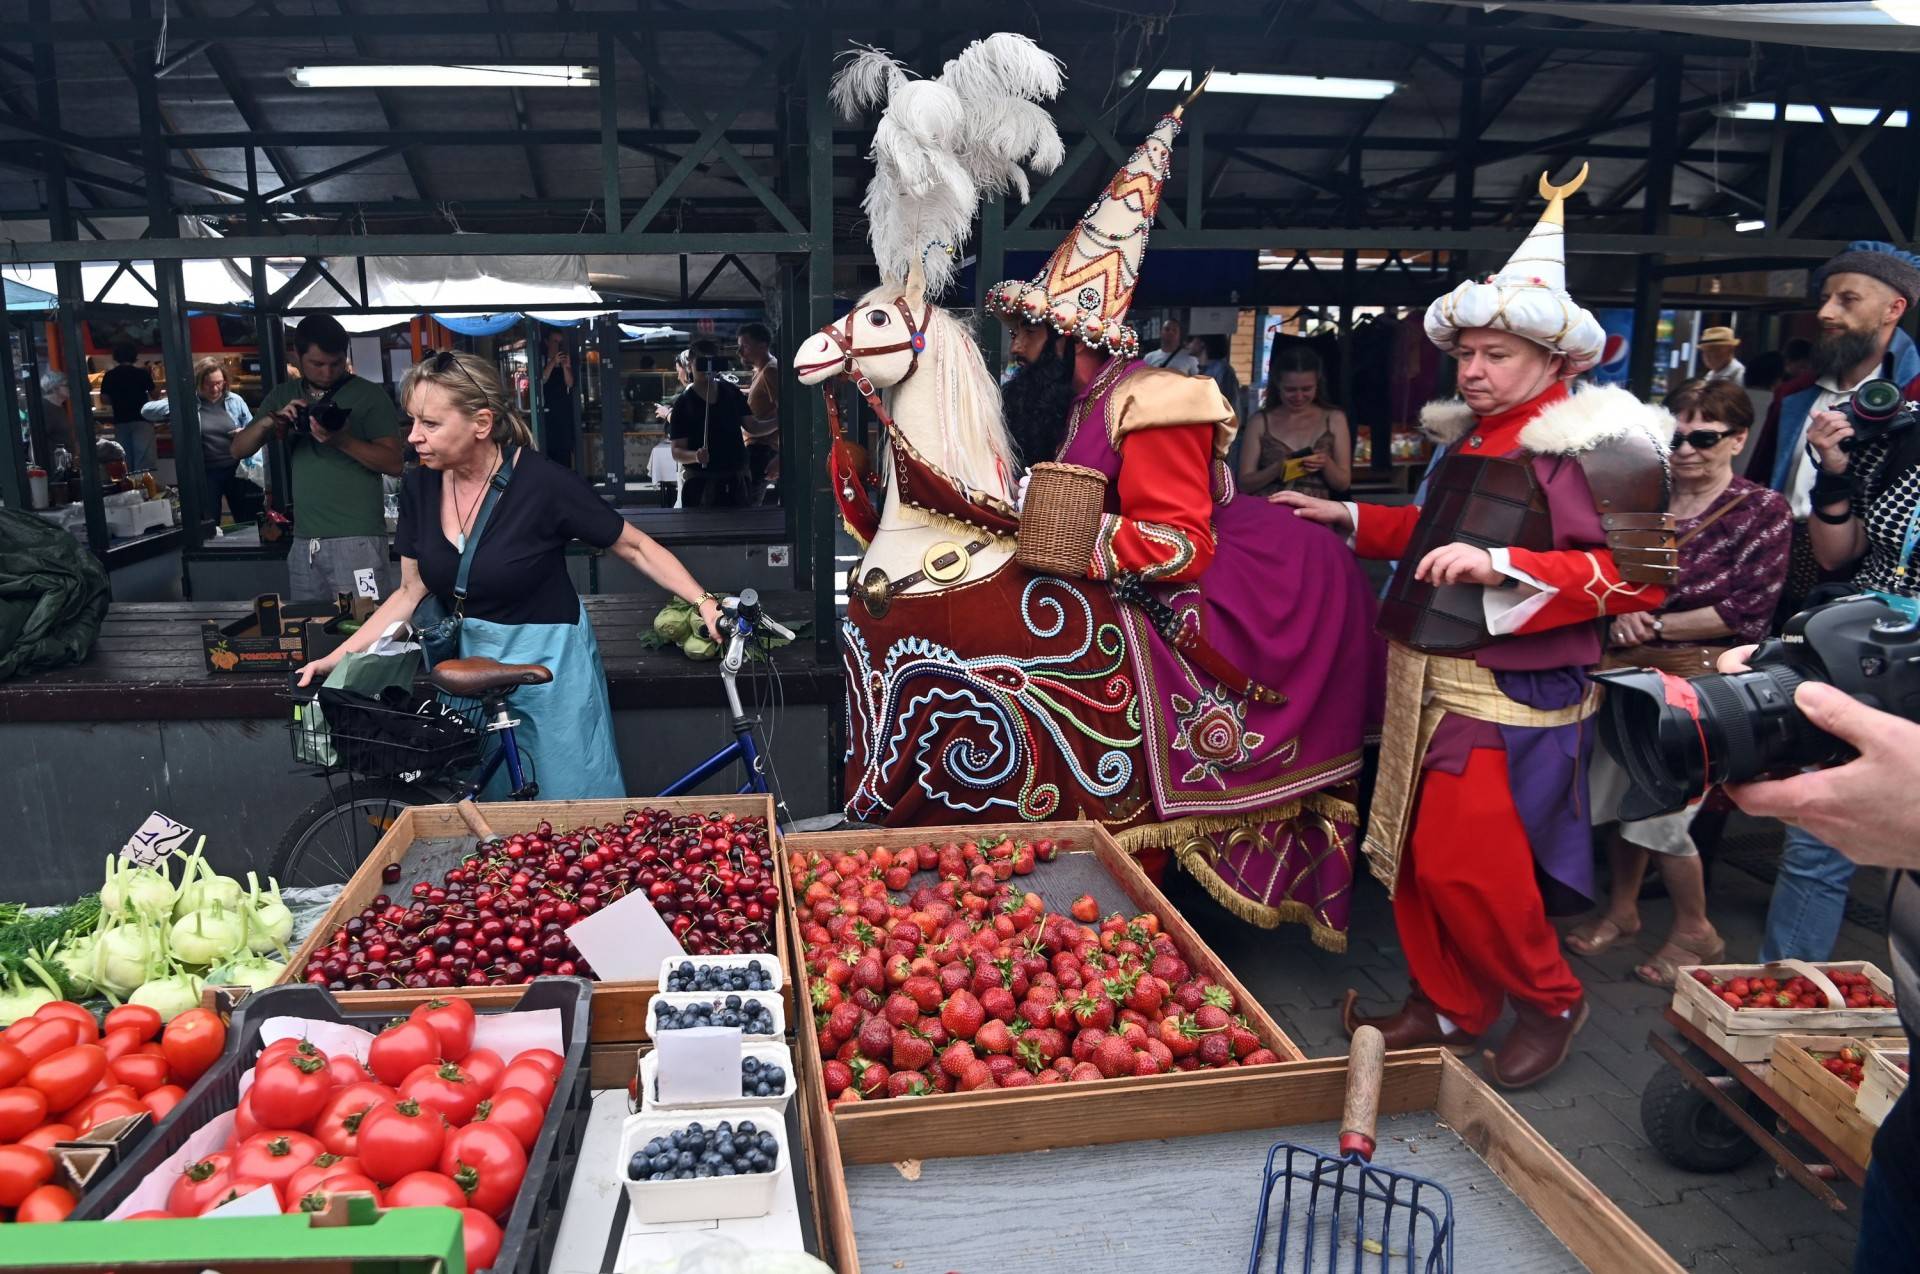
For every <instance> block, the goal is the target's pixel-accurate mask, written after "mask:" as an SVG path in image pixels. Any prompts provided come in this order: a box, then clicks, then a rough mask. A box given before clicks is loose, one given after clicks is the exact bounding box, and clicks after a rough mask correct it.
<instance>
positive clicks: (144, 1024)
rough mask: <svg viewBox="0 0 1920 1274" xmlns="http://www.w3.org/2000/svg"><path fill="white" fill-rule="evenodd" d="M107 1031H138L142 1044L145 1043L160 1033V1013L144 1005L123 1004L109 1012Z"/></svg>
mask: <svg viewBox="0 0 1920 1274" xmlns="http://www.w3.org/2000/svg"><path fill="white" fill-rule="evenodd" d="M106 1029H107V1030H108V1031H119V1030H128V1029H131V1030H134V1031H138V1032H139V1034H140V1040H141V1042H142V1043H145V1042H146V1041H147V1040H150V1039H152V1038H153V1037H154V1036H156V1035H158V1034H159V1033H160V1012H159V1010H158V1009H150V1008H148V1007H147V1006H146V1005H144V1004H122V1005H121V1006H120V1007H118V1008H113V1009H108V1010H107V1024H106Z"/></svg>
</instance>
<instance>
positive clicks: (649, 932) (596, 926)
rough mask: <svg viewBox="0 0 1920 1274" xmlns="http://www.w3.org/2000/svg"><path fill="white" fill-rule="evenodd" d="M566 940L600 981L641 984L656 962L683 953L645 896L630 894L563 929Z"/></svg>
mask: <svg viewBox="0 0 1920 1274" xmlns="http://www.w3.org/2000/svg"><path fill="white" fill-rule="evenodd" d="M567 938H568V940H569V941H571V942H572V943H573V945H574V946H575V947H576V948H578V949H579V952H580V954H581V955H583V956H585V957H586V958H587V963H588V964H591V965H592V966H593V976H594V977H595V978H597V979H598V980H600V981H602V982H630V981H645V980H647V979H649V978H653V977H656V976H658V975H659V972H660V962H661V961H662V960H665V959H667V958H668V957H669V956H673V957H678V956H683V955H685V954H686V951H685V949H684V948H682V947H681V945H680V940H679V939H678V938H675V937H674V936H673V930H671V929H669V928H667V922H666V921H664V920H662V919H661V918H660V913H659V912H657V911H655V910H654V909H653V903H652V902H651V901H650V900H649V899H648V898H647V896H646V894H645V893H631V894H628V895H627V896H626V897H625V898H622V899H621V900H620V901H619V902H616V903H614V904H612V905H611V906H607V907H603V908H601V909H600V910H599V911H596V912H594V913H593V914H592V915H591V916H588V917H587V918H586V919H585V920H581V921H578V922H577V923H575V924H574V925H573V926H572V927H570V928H569V929H568V930H567Z"/></svg>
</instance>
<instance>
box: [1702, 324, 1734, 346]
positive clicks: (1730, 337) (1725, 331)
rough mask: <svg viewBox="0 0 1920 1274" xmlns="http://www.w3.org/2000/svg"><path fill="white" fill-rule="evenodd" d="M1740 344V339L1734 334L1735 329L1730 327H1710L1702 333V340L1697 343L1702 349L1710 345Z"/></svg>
mask: <svg viewBox="0 0 1920 1274" xmlns="http://www.w3.org/2000/svg"><path fill="white" fill-rule="evenodd" d="M1739 343H1740V338H1739V337H1737V336H1735V335H1734V334H1733V329H1732V328H1730V327H1710V328H1708V329H1707V330H1706V331H1704V332H1702V333H1700V339H1699V340H1698V341H1697V342H1695V344H1697V345H1700V346H1701V347H1702V348H1704V347H1706V346H1708V345H1738V344H1739Z"/></svg>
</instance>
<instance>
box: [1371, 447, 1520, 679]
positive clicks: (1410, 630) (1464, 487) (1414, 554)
mask: <svg viewBox="0 0 1920 1274" xmlns="http://www.w3.org/2000/svg"><path fill="white" fill-rule="evenodd" d="M1456 541H1460V542H1464V543H1467V544H1473V545H1477V546H1479V547H1480V548H1486V549H1492V548H1521V549H1531V550H1534V551H1536V552H1545V551H1547V550H1549V549H1551V548H1553V518H1552V514H1551V512H1550V511H1549V510H1548V508H1547V496H1546V492H1545V491H1543V490H1542V489H1541V487H1540V483H1539V480H1538V479H1536V478H1535V477H1534V474H1533V464H1532V462H1531V461H1530V460H1529V459H1527V458H1524V457H1523V458H1518V459H1508V458H1506V457H1503V456H1486V455H1478V454H1475V453H1472V452H1456V453H1454V454H1451V455H1449V456H1448V457H1447V458H1446V459H1445V460H1444V461H1442V462H1441V464H1440V467H1439V469H1437V470H1435V472H1434V474H1433V477H1432V478H1431V479H1430V480H1429V481H1428V483H1427V500H1426V503H1425V505H1423V506H1422V508H1421V510H1420V520H1419V522H1418V523H1416V524H1415V525H1414V528H1413V538H1412V539H1411V540H1409V541H1408V542H1407V549H1406V552H1405V554H1404V555H1403V556H1402V557H1401V559H1400V566H1399V569H1398V570H1396V571H1395V572H1394V575H1393V582H1392V583H1391V584H1389V585H1388V587H1387V595H1386V597H1385V598H1384V599H1382V601H1381V603H1380V621H1379V631H1380V633H1381V635H1382V636H1385V637H1387V638H1390V639H1391V640H1393V641H1397V642H1400V643H1401V644H1402V645H1406V646H1411V647H1412V648H1413V649H1415V650H1418V651H1421V652H1422V653H1425V654H1430V655H1456V654H1461V653H1464V652H1467V651H1471V650H1477V649H1479V648H1480V647H1482V646H1485V645H1487V644H1488V643H1489V642H1491V641H1493V640H1494V637H1493V634H1492V633H1490V632H1488V631H1487V620H1486V611H1485V609H1484V607H1483V605H1482V596H1483V594H1484V593H1485V591H1486V590H1485V588H1484V587H1482V586H1481V585H1479V584H1450V585H1447V586H1446V587H1444V588H1436V587H1434V586H1433V585H1432V584H1428V583H1425V582H1423V581H1421V580H1416V579H1415V578H1414V577H1413V573H1414V571H1415V569H1416V568H1418V567H1419V565H1420V561H1421V559H1422V558H1424V557H1426V555H1427V554H1428V553H1430V552H1431V551H1433V550H1434V549H1437V548H1439V547H1441V546H1442V545H1444V544H1452V543H1454V542H1456Z"/></svg>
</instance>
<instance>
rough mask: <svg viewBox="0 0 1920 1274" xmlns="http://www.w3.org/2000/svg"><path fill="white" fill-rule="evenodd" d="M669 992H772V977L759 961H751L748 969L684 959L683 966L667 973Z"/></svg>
mask: <svg viewBox="0 0 1920 1274" xmlns="http://www.w3.org/2000/svg"><path fill="white" fill-rule="evenodd" d="M666 989H667V990H669V991H771V990H773V975H772V974H770V973H768V972H767V971H766V969H764V968H762V967H761V965H760V962H759V961H758V960H749V961H748V962H747V964H746V967H745V968H730V967H728V966H726V965H720V964H695V963H694V962H693V961H691V960H682V961H681V962H680V967H679V968H677V969H669V970H668V971H667V986H666Z"/></svg>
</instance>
